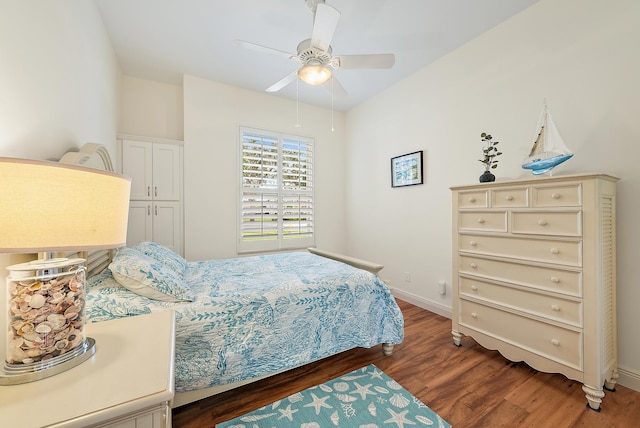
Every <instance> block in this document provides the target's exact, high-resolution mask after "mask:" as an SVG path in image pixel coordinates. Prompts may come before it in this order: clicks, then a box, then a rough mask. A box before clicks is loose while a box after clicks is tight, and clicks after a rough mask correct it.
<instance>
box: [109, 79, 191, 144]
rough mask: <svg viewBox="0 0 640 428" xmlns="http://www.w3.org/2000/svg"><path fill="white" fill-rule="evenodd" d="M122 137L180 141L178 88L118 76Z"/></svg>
mask: <svg viewBox="0 0 640 428" xmlns="http://www.w3.org/2000/svg"><path fill="white" fill-rule="evenodd" d="M118 131H119V132H120V133H122V134H129V135H141V136H145V137H159V138H164V139H168V140H182V139H183V138H184V108H183V93H182V87H181V86H177V85H171V84H167V83H162V82H154V81H151V80H146V79H138V78H135V77H131V76H122V117H121V120H120V128H119V129H118Z"/></svg>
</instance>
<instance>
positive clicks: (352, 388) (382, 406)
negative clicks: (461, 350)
mask: <svg viewBox="0 0 640 428" xmlns="http://www.w3.org/2000/svg"><path fill="white" fill-rule="evenodd" d="M416 426H433V427H451V425H450V424H449V423H448V422H446V421H445V420H444V419H442V418H441V417H440V416H438V415H437V414H436V413H435V412H434V411H433V410H431V409H430V408H428V407H427V406H426V405H425V404H424V403H422V402H421V401H420V400H418V399H417V398H416V397H414V396H413V395H411V394H410V393H409V392H408V391H407V390H405V389H404V388H403V387H402V386H400V384H398V383H397V382H396V381H394V380H393V379H391V378H390V377H389V376H387V375H386V374H384V373H383V372H382V370H380V369H379V368H377V367H376V366H374V365H369V366H366V367H363V368H361V369H358V370H355V371H353V372H351V373H348V374H346V375H344V376H340V377H339V378H336V379H333V380H330V381H328V382H326V383H323V384H322V385H318V386H314V387H311V388H309V389H306V390H304V391H302V392H298V393H296V394H293V395H290V396H289V397H287V398H285V399H282V400H278V401H276V402H274V403H271V404H269V405H267V406H264V407H262V408H260V409H257V410H254V411H253V412H251V413H247V414H246V415H243V416H240V417H238V418H235V419H232V420H230V421H227V422H224V423H221V424H218V425H216V428H272V427H274V428H287V427H295V428H330V427H342V428H346V427H356V428H378V427H379V428H382V427H399V428H408V427H416Z"/></svg>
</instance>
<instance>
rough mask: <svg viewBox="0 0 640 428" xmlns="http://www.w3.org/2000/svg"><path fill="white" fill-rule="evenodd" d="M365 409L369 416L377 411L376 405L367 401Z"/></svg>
mask: <svg viewBox="0 0 640 428" xmlns="http://www.w3.org/2000/svg"><path fill="white" fill-rule="evenodd" d="M367 410H368V411H369V414H371V416H374V417H375V416H376V414H377V413H378V409H377V408H376V405H375V404H373V402H371V403H369V406H368V407H367Z"/></svg>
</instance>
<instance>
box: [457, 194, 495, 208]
mask: <svg viewBox="0 0 640 428" xmlns="http://www.w3.org/2000/svg"><path fill="white" fill-rule="evenodd" d="M487 193H488V192H487V191H486V190H476V191H469V192H459V193H458V208H487V207H488V206H489V205H488V203H487V202H488V198H487Z"/></svg>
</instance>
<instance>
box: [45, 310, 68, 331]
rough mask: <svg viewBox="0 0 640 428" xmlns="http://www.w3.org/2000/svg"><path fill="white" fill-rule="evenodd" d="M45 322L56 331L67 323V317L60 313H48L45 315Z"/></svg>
mask: <svg viewBox="0 0 640 428" xmlns="http://www.w3.org/2000/svg"><path fill="white" fill-rule="evenodd" d="M47 322H49V324H50V325H51V327H52V328H53V329H54V330H56V331H58V330H60V329H61V328H63V327H64V326H65V325H66V324H67V317H65V316H64V315H62V314H50V315H49V316H47Z"/></svg>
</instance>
